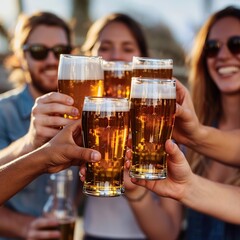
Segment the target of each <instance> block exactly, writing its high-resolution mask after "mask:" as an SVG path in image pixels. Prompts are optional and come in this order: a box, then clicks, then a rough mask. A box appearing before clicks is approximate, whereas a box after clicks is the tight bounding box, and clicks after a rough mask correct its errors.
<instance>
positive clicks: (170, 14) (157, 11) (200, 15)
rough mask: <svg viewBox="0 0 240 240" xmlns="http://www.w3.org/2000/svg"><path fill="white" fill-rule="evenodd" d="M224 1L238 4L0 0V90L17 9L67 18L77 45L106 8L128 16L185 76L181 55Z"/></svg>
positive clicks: (153, 50)
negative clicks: (42, 11)
mask: <svg viewBox="0 0 240 240" xmlns="http://www.w3.org/2000/svg"><path fill="white" fill-rule="evenodd" d="M228 5H235V6H239V7H240V1H239V0H211V1H209V0H194V1H192V0H181V1H179V0H167V1H163V0H147V1H146V0H114V1H111V0H41V1H37V0H8V1H5V0H0V92H4V91H6V90H8V89H10V88H12V86H11V84H10V83H9V82H8V81H7V78H8V74H9V73H8V72H7V70H6V69H5V68H4V66H3V61H4V59H5V57H6V56H7V55H8V54H9V53H10V49H9V40H10V39H11V36H12V33H13V31H14V27H15V24H16V20H17V17H18V15H19V14H20V13H21V12H24V13H26V14H31V13H33V12H35V11H39V10H45V11H46V10H47V11H52V12H54V13H56V14H58V15H59V16H61V17H63V18H64V19H65V20H66V21H67V22H69V23H70V24H71V25H72V27H73V29H74V31H75V34H76V36H75V44H76V45H77V46H81V44H82V43H83V41H84V38H85V34H86V32H87V29H88V27H89V26H90V25H91V23H92V22H93V21H94V20H96V19H97V18H99V17H101V16H103V15H105V14H107V13H110V12H123V13H127V14H129V15H130V16H132V17H133V18H134V19H135V20H137V21H138V22H139V23H140V24H142V27H143V30H144V32H145V33H146V36H147V40H148V44H149V47H150V54H151V56H152V57H158V58H160V57H161V58H173V60H174V75H175V76H176V77H178V78H179V79H180V80H182V81H183V82H186V79H187V69H186V67H185V57H186V54H187V53H188V52H189V50H190V48H191V45H192V42H193V39H194V36H195V34H196V32H197V30H198V29H199V27H200V26H201V24H202V23H203V22H204V21H205V20H206V18H207V17H208V16H209V14H211V13H212V12H214V11H217V10H219V9H221V8H223V7H226V6H228Z"/></svg>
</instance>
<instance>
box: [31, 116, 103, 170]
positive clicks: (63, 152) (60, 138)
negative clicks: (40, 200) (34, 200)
mask: <svg viewBox="0 0 240 240" xmlns="http://www.w3.org/2000/svg"><path fill="white" fill-rule="evenodd" d="M81 144H82V135H81V120H76V121H74V122H73V123H71V124H69V125H67V126H65V127H64V128H63V129H62V130H61V131H60V132H59V133H58V134H57V135H56V136H55V137H54V138H52V139H51V140H50V141H49V142H47V143H46V144H45V145H43V146H42V147H40V148H39V149H37V150H36V152H42V153H44V154H45V156H47V160H46V159H44V165H45V167H44V169H45V172H48V173H54V172H59V171H61V170H63V169H65V168H68V167H70V166H72V165H76V166H79V165H82V164H83V165H85V163H86V161H89V162H90V161H91V162H96V161H98V160H100V159H101V154H100V153H99V152H98V151H95V150H93V149H88V148H83V147H80V145H81Z"/></svg>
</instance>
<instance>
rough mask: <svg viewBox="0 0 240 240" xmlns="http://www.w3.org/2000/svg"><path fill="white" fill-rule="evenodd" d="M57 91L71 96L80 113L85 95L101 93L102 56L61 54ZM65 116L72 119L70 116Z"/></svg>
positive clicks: (100, 94) (98, 94)
mask: <svg viewBox="0 0 240 240" xmlns="http://www.w3.org/2000/svg"><path fill="white" fill-rule="evenodd" d="M58 91H59V92H60V93H64V94H67V95H69V96H71V97H72V98H73V99H74V106H75V107H76V108H78V110H79V112H80V114H81V112H82V107H83V101H84V97H85V96H102V95H103V68H102V58H101V57H86V56H77V55H69V54H61V56H60V62H59V67H58ZM65 117H68V118H71V119H74V118H73V117H72V116H67V115H66V116H65ZM77 118H81V115H80V116H78V117H77Z"/></svg>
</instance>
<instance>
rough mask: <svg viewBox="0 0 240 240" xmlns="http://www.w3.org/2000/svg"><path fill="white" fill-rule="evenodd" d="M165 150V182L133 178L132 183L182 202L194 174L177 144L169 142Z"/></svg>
mask: <svg viewBox="0 0 240 240" xmlns="http://www.w3.org/2000/svg"><path fill="white" fill-rule="evenodd" d="M165 150H166V152H167V153H168V154H169V156H168V160H167V163H168V176H167V178H166V179H164V180H157V181H152V180H151V181H148V180H139V179H134V178H132V182H133V183H135V184H137V185H139V186H143V187H146V188H147V189H149V190H151V191H153V192H155V193H156V194H158V195H160V196H163V197H170V198H174V199H176V200H181V199H182V198H183V197H184V193H185V192H186V191H185V189H187V188H189V186H190V185H191V179H192V177H193V175H194V174H193V173H192V171H191V168H190V166H189V164H188V162H187V160H186V158H185V156H184V154H183V153H182V152H181V151H180V149H179V148H178V147H177V145H176V144H175V143H173V142H172V141H171V140H170V139H169V140H167V142H166V145H165Z"/></svg>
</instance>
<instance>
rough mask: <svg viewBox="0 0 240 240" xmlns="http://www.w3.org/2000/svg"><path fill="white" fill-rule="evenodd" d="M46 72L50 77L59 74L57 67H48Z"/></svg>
mask: <svg viewBox="0 0 240 240" xmlns="http://www.w3.org/2000/svg"><path fill="white" fill-rule="evenodd" d="M44 74H45V75H47V76H49V77H54V76H56V75H57V70H56V69H48V70H45V71H44Z"/></svg>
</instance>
